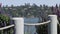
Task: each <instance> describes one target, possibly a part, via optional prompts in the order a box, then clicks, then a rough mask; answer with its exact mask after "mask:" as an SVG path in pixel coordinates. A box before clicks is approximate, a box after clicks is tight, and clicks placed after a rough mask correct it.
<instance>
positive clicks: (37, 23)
mask: <svg viewBox="0 0 60 34" xmlns="http://www.w3.org/2000/svg"><path fill="white" fill-rule="evenodd" d="M49 22H50V20H49V21H46V22H42V23H24V25H43V24H47V23H49Z"/></svg>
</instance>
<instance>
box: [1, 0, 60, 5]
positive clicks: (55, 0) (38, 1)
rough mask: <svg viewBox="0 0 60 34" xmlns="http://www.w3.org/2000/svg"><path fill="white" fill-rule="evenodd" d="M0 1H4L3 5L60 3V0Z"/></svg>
mask: <svg viewBox="0 0 60 34" xmlns="http://www.w3.org/2000/svg"><path fill="white" fill-rule="evenodd" d="M0 3H2V6H3V5H4V6H6V5H8V6H11V5H14V6H20V5H24V4H25V3H30V4H31V5H32V4H34V3H35V4H36V5H38V6H39V5H43V4H45V5H48V6H55V5H56V4H58V5H59V4H60V0H0Z"/></svg>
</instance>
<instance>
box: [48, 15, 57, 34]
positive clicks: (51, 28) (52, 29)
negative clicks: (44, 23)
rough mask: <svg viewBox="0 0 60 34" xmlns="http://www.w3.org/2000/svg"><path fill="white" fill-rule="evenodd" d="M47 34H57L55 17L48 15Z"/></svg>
mask: <svg viewBox="0 0 60 34" xmlns="http://www.w3.org/2000/svg"><path fill="white" fill-rule="evenodd" d="M49 18H50V21H51V22H50V23H49V24H48V34H57V15H49Z"/></svg>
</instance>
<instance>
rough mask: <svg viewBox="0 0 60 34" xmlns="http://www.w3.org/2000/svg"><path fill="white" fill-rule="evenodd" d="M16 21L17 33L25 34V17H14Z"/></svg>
mask: <svg viewBox="0 0 60 34" xmlns="http://www.w3.org/2000/svg"><path fill="white" fill-rule="evenodd" d="M12 19H13V20H14V22H15V30H16V31H15V34H24V19H23V18H21V17H15V18H12Z"/></svg>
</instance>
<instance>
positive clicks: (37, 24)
mask: <svg viewBox="0 0 60 34" xmlns="http://www.w3.org/2000/svg"><path fill="white" fill-rule="evenodd" d="M49 22H50V20H49V21H47V22H43V23H35V24H29V23H24V25H43V24H46V23H49ZM13 26H14V24H12V25H9V26H6V27H2V28H0V30H4V29H8V28H10V27H13Z"/></svg>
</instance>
